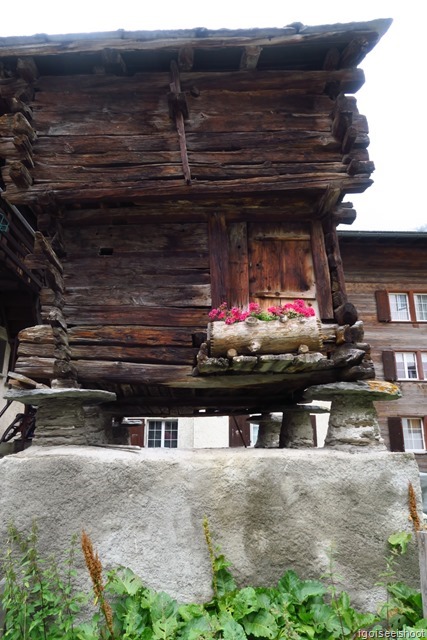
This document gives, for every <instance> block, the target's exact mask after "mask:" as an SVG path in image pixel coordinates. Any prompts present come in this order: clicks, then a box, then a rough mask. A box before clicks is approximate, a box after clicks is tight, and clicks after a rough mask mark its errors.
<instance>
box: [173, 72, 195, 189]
mask: <svg viewBox="0 0 427 640" xmlns="http://www.w3.org/2000/svg"><path fill="white" fill-rule="evenodd" d="M170 90H171V93H170V96H171V97H170V98H169V109H170V112H172V113H171V117H174V118H175V124H176V130H177V132H178V138H179V148H180V151H181V161H182V168H183V172H184V178H185V182H186V183H187V184H188V185H190V184H191V171H190V164H189V162H188V154H187V142H186V139H185V126H184V118H185V117H186V118H188V107H187V101H186V99H185V95H184V94H183V93H182V92H181V81H180V78H179V69H178V65H177V63H176V62H175V60H172V62H171V83H170ZM184 114H185V115H184Z"/></svg>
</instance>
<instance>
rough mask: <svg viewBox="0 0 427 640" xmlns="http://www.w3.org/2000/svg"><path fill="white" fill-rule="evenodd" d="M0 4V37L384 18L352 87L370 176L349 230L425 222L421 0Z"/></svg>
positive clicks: (31, 0)
mask: <svg viewBox="0 0 427 640" xmlns="http://www.w3.org/2000/svg"><path fill="white" fill-rule="evenodd" d="M4 4H5V6H4V7H2V20H1V23H0V36H8V35H32V34H35V33H50V34H53V33H56V34H58V33H78V32H88V31H110V30H116V29H130V30H137V29H184V28H192V27H207V28H211V29H217V28H222V27H225V28H230V29H238V28H248V27H282V26H285V25H287V24H290V23H291V22H296V21H297V22H303V23H304V24H310V25H318V24H331V23H335V22H355V21H363V20H372V19H375V18H393V24H392V26H391V27H390V29H389V31H388V32H387V33H386V34H385V36H383V38H382V40H381V41H380V43H379V44H378V45H377V46H376V47H375V49H374V50H373V51H372V52H371V53H370V54H368V56H367V58H366V59H365V60H364V61H363V62H362V64H361V65H360V66H361V67H362V68H363V70H364V71H365V76H366V83H365V85H364V87H363V88H362V89H361V90H360V91H359V92H358V93H357V94H356V97H357V100H358V108H359V111H360V113H362V114H364V115H365V116H367V118H368V123H369V127H370V139H371V144H370V147H369V153H370V157H371V160H373V161H374V163H375V166H376V170H375V172H374V173H373V174H372V178H373V179H374V184H373V185H372V186H371V187H370V188H369V189H368V190H367V191H366V192H365V193H364V194H361V195H357V196H351V197H348V198H347V201H348V200H350V201H352V202H353V203H354V206H355V208H356V210H357V213H358V215H357V219H356V222H355V223H354V224H353V225H352V226H351V227H344V228H351V229H369V230H373V229H378V230H407V231H412V230H416V229H418V228H419V227H421V226H422V225H427V207H426V204H425V200H424V196H423V197H422V198H421V195H422V193H421V192H422V189H423V187H424V185H425V182H426V181H427V172H426V171H425V168H424V161H423V158H425V155H426V153H427V149H426V146H427V145H426V142H427V135H426V127H425V126H424V124H423V121H424V113H425V102H424V101H425V98H424V94H425V62H426V61H427V60H426V58H427V56H426V52H425V51H426V47H425V39H426V35H425V23H424V2H423V1H422V0H405V1H404V0H398V1H396V0H388V1H386V0H358V2H350V1H347V2H346V0H322V1H320V0H299V1H295V0H294V1H292V2H289V1H286V0H262V1H257V0H245V1H243V0H214V1H213V2H207V1H206V0H205V1H204V0H197V1H196V0H185V1H184V2H177V1H176V0H173V1H172V0H163V1H162V2H161V1H160V0H158V1H157V2H155V1H153V0H151V1H150V2H147V1H146V0H139V1H137V0H119V1H114V2H113V1H112V0H72V2H71V3H67V4H65V3H63V2H59V1H58V0H55V1H53V0H21V1H20V2H19V3H13V2H7V3H6V2H5V3H4Z"/></svg>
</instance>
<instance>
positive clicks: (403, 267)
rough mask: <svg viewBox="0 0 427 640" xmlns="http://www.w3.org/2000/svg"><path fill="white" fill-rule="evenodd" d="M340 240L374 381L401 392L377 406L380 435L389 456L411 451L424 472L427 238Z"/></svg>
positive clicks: (359, 234)
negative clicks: (393, 384) (392, 385)
mask: <svg viewBox="0 0 427 640" xmlns="http://www.w3.org/2000/svg"><path fill="white" fill-rule="evenodd" d="M339 239H340V246H341V255H342V259H343V264H344V270H345V274H346V283H347V291H348V293H349V295H350V296H351V299H352V300H353V301H354V303H355V304H356V306H357V308H358V309H359V311H360V314H361V315H362V316H363V319H364V326H365V337H366V340H367V341H368V342H369V343H370V345H371V353H372V359H373V361H374V364H375V371H376V375H377V377H378V378H382V379H384V380H389V381H392V382H397V383H398V384H399V386H400V388H401V391H402V398H401V399H399V400H397V401H393V402H381V403H378V406H377V411H378V414H379V422H380V426H381V431H382V435H383V437H384V439H385V441H386V442H387V444H388V446H389V448H390V449H391V450H392V451H405V450H406V451H413V452H414V453H415V457H416V458H417V461H418V464H419V467H420V470H421V471H424V472H427V262H426V255H427V233H422V232H415V231H414V232H402V231H401V232H399V231H396V232H394V231H388V232H386V231H340V232H339Z"/></svg>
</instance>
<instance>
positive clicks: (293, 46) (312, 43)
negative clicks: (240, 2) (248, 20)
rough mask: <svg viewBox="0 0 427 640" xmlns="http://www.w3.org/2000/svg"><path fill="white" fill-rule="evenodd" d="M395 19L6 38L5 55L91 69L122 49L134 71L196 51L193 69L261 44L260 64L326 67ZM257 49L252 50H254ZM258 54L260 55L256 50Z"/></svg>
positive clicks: (236, 57) (54, 68)
mask: <svg viewBox="0 0 427 640" xmlns="http://www.w3.org/2000/svg"><path fill="white" fill-rule="evenodd" d="M391 22H392V20H391V19H378V20H372V21H369V22H352V23H349V24H333V25H321V26H305V25H302V24H301V23H294V24H292V25H289V26H286V27H283V28H272V29H269V28H265V29H264V28H258V29H238V30H229V29H219V30H210V29H205V28H195V29H188V30H176V31H125V30H118V31H112V32H102V33H80V34H60V35H47V34H36V35H33V36H11V37H3V38H0V57H1V58H14V57H22V56H32V57H35V61H36V63H37V67H38V68H39V71H40V73H41V74H57V73H58V74H63V73H70V72H71V73H76V72H77V73H79V72H80V73H85V72H87V70H88V69H92V68H93V67H94V66H96V65H97V63H98V62H99V63H101V62H102V63H103V64H105V56H106V52H108V51H111V50H113V51H116V52H119V53H120V54H121V55H122V56H123V58H124V62H125V63H126V68H127V72H128V73H136V72H139V71H150V70H152V71H161V70H164V71H167V70H169V65H170V59H171V54H172V56H173V55H174V53H175V52H176V55H177V56H178V53H179V51H180V50H182V48H183V47H190V48H191V49H192V50H193V54H192V55H193V56H194V59H193V64H192V67H191V68H192V70H194V71H198V70H212V71H215V70H230V69H238V68H241V60H242V54H243V53H244V52H246V54H249V55H251V54H253V52H254V50H253V49H252V48H254V47H255V48H256V47H258V48H259V50H258V54H257V64H256V68H257V69H260V70H268V69H293V70H296V69H301V70H302V69H305V70H310V69H312V70H317V69H319V68H323V67H322V65H323V66H324V65H325V60H326V59H327V54H328V52H331V51H335V52H337V55H338V58H341V59H340V65H339V66H340V68H345V67H350V66H357V65H358V64H359V63H360V62H361V61H362V60H363V58H364V57H365V55H366V54H367V53H368V52H369V51H370V50H371V49H372V48H373V47H374V46H375V45H376V44H377V42H378V41H379V40H380V38H381V37H382V36H383V35H384V33H385V32H386V31H387V30H388V28H389V27H390V25H391ZM248 48H250V49H252V51H251V50H250V49H248ZM254 55H255V54H254Z"/></svg>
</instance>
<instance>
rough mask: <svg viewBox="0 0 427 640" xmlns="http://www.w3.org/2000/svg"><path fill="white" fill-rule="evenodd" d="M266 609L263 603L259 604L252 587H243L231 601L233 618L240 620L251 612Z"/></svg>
mask: <svg viewBox="0 0 427 640" xmlns="http://www.w3.org/2000/svg"><path fill="white" fill-rule="evenodd" d="M262 608H267V607H264V603H260V600H259V598H258V596H257V593H256V591H255V589H254V588H253V587H245V588H244V589H241V590H240V591H238V592H237V594H236V596H235V598H234V599H233V610H234V618H235V619H236V620H240V618H243V617H244V616H247V615H248V614H249V613H252V612H253V611H258V610H259V609H262Z"/></svg>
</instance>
